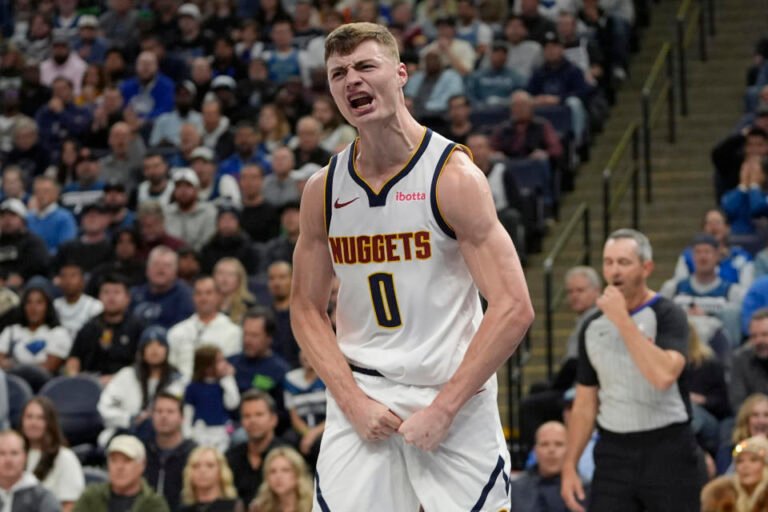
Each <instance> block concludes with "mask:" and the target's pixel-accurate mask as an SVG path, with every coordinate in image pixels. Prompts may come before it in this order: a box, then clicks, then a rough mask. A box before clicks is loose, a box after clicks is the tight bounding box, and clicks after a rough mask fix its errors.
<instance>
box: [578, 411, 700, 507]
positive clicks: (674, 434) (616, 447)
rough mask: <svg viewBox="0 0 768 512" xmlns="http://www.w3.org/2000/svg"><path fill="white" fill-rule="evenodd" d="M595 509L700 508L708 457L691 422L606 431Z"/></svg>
mask: <svg viewBox="0 0 768 512" xmlns="http://www.w3.org/2000/svg"><path fill="white" fill-rule="evenodd" d="M594 458H595V474H594V478H593V480H592V491H591V494H590V500H589V501H590V505H589V512H699V511H700V510H701V506H700V504H699V493H700V492H701V488H702V486H703V485H704V482H705V481H706V470H705V466H704V460H703V457H702V454H701V451H700V450H699V447H698V445H697V444H696V438H695V436H694V435H693V431H692V430H691V428H690V425H688V424H678V425H670V426H668V427H664V428H660V429H657V430H650V431H646V432H637V433H631V434H615V433H612V432H608V431H606V430H603V429H601V430H600V439H599V440H598V441H597V444H596V445H595V450H594Z"/></svg>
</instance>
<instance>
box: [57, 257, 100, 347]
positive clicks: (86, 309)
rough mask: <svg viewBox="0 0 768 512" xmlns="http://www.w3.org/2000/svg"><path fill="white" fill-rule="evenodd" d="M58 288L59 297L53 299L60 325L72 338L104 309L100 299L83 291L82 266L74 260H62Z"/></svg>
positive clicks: (83, 277)
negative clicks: (59, 291)
mask: <svg viewBox="0 0 768 512" xmlns="http://www.w3.org/2000/svg"><path fill="white" fill-rule="evenodd" d="M58 277H59V289H60V290H61V294H62V296H61V297H57V298H55V299H54V300H53V306H54V308H56V314H57V316H58V317H59V319H60V323H61V326H62V327H64V329H66V330H67V333H68V334H69V337H70V338H72V339H74V338H75V335H76V334H77V332H78V331H79V330H80V329H81V328H82V327H83V325H84V324H85V323H86V322H88V321H89V320H90V319H91V318H92V317H94V316H96V315H99V314H100V313H101V312H102V311H103V310H104V305H103V304H102V303H101V301H99V300H97V299H94V298H93V297H91V296H90V295H86V294H85V293H84V292H85V276H84V275H83V267H81V266H80V265H78V264H77V263H74V262H64V264H62V266H61V267H60V268H59V276H58Z"/></svg>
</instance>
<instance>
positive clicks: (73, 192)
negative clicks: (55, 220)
mask: <svg viewBox="0 0 768 512" xmlns="http://www.w3.org/2000/svg"><path fill="white" fill-rule="evenodd" d="M71 148H72V145H71V144H70V143H69V142H68V141H65V142H64V145H62V162H63V158H64V156H65V154H64V151H65V150H66V151H67V152H70V151H71ZM75 154H76V155H77V156H76V161H75V162H74V163H75V165H74V169H73V170H74V174H73V175H71V178H70V177H69V176H68V175H67V174H64V175H63V176H62V174H63V173H62V172H61V171H62V170H64V172H65V173H68V169H66V168H63V167H59V176H58V182H59V184H62V183H66V185H64V188H63V189H62V193H61V205H62V206H64V207H66V208H69V209H70V210H72V212H73V213H74V214H75V215H78V216H79V215H82V212H83V208H84V207H85V206H86V205H91V204H94V203H97V202H99V201H101V200H102V199H103V197H104V182H103V181H102V180H101V179H100V174H101V169H100V168H99V158H98V157H97V156H96V155H95V154H94V153H93V152H92V151H91V149H90V148H87V147H86V148H81V149H80V150H79V151H78V152H77V153H75ZM62 178H64V179H62Z"/></svg>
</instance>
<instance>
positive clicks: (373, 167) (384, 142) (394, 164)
mask: <svg viewBox="0 0 768 512" xmlns="http://www.w3.org/2000/svg"><path fill="white" fill-rule="evenodd" d="M359 130H360V143H359V144H358V147H357V168H358V170H359V172H360V173H361V174H363V175H376V174H387V173H389V172H391V170H392V168H398V169H399V168H400V167H402V166H403V165H405V163H406V162H407V161H408V159H409V158H410V156H411V155H412V154H413V152H414V151H415V150H416V148H417V147H418V145H419V144H420V143H421V140H422V138H423V137H424V127H423V126H422V125H421V124H419V123H418V122H417V121H416V120H415V119H414V118H413V117H411V116H410V114H405V115H399V116H398V115H395V116H393V117H392V119H389V120H387V121H386V122H384V123H381V124H378V123H377V124H376V126H370V127H369V126H362V127H360V128H359Z"/></svg>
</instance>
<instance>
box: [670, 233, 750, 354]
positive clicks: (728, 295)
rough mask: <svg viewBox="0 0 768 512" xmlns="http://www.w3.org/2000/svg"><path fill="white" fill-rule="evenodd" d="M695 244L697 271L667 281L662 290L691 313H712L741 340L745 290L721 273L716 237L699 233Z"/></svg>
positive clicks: (730, 332) (712, 315) (733, 337)
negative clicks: (741, 314)
mask: <svg viewBox="0 0 768 512" xmlns="http://www.w3.org/2000/svg"><path fill="white" fill-rule="evenodd" d="M691 247H692V249H693V261H694V265H695V270H694V272H693V274H691V275H690V276H688V277H685V278H683V279H679V280H670V281H667V282H666V283H665V284H664V286H662V289H661V292H660V293H661V294H662V295H664V296H665V297H667V298H669V299H672V300H674V301H675V303H677V304H679V305H680V306H681V307H683V308H684V309H685V310H686V312H687V313H688V315H689V316H693V317H697V316H699V317H700V316H704V315H708V316H711V317H715V318H717V319H718V320H720V322H721V323H722V325H723V326H724V327H725V328H726V331H727V332H728V335H729V336H730V337H731V338H732V339H735V340H736V341H739V340H740V339H741V327H740V324H739V313H740V311H741V302H742V300H743V298H744V293H745V290H744V289H743V288H742V287H741V286H739V285H738V284H736V283H732V282H730V281H726V280H724V279H722V278H720V277H719V276H718V275H717V264H718V260H719V258H720V254H719V244H718V241H717V239H715V237H713V236H711V235H708V234H706V233H701V234H699V235H696V237H694V239H693V243H691ZM693 321H695V320H693Z"/></svg>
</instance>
